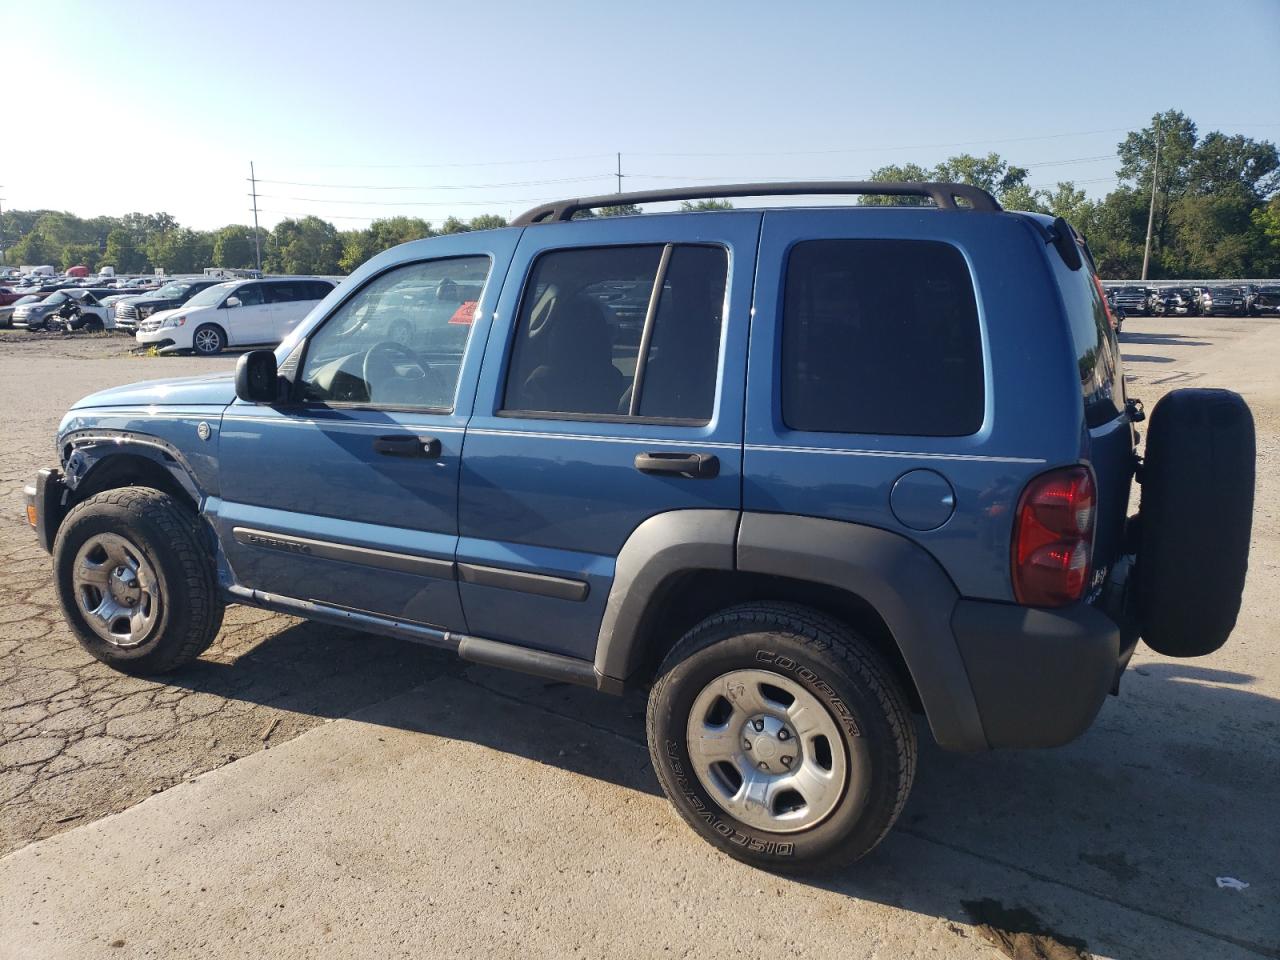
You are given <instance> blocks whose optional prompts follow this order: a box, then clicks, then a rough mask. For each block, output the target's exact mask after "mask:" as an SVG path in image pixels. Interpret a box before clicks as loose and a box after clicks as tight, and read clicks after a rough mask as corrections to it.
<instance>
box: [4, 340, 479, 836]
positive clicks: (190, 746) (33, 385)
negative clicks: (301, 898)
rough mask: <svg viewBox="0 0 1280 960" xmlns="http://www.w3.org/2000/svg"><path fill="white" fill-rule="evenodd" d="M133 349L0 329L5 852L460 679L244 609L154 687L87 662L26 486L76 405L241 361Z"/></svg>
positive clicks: (419, 654) (432, 658)
mask: <svg viewBox="0 0 1280 960" xmlns="http://www.w3.org/2000/svg"><path fill="white" fill-rule="evenodd" d="M130 345H131V344H130V342H129V341H128V340H127V339H126V338H123V337H118V336H88V335H84V336H77V337H64V336H61V335H57V334H53V335H48V334H46V335H40V334H26V333H25V332H21V331H0V385H2V386H0V409H3V410H4V411H5V412H4V415H3V433H2V435H0V440H3V443H2V444H0V856H2V855H3V854H5V853H8V852H9V851H11V850H14V849H17V848H18V847H21V846H23V845H24V844H27V843H30V842H31V841H32V840H37V839H40V838H42V837H48V836H51V835H53V834H56V833H59V832H61V831H63V830H67V829H69V828H71V827H74V826H77V825H80V824H84V823H89V822H92V821H93V820H96V819H98V818H100V817H103V816H107V815H109V814H112V813H116V812H117V811H120V810H124V809H125V808H127V807H129V806H131V805H133V804H135V803H137V802H138V801H140V800H143V799H145V798H146V797H149V796H151V795H152V794H153V793H158V792H160V791H162V790H164V789H166V788H168V787H171V786H173V785H174V784H176V783H181V782H182V781H183V780H186V779H190V778H191V777H194V776H196V775H198V774H200V773H203V772H205V771H207V770H211V769H213V768H215V767H218V766H221V765H222V764H225V763H228V762H231V761H233V760H236V759H239V758H240V757H245V756H248V755H250V754H252V753H255V752H256V751H259V750H264V749H267V748H269V747H272V746H277V745H279V744H281V743H283V742H286V741H288V740H290V739H292V738H293V737H296V736H298V735H299V734H300V733H302V732H304V731H306V730H309V729H310V728H312V727H314V726H316V725H317V724H320V723H323V722H325V720H326V719H330V718H333V717H339V716H345V715H346V714H348V713H350V712H351V711H352V710H356V709H359V708H360V707H363V706H366V705H368V704H370V703H374V702H376V701H378V700H382V699H385V698H387V697H389V696H394V695H395V694H397V693H400V692H403V691H405V690H408V689H411V688H412V687H414V686H415V685H417V684H420V683H422V682H424V681H425V680H426V679H428V678H430V677H431V676H434V675H435V674H437V673H439V672H440V671H441V670H445V669H453V670H457V669H460V667H459V665H457V664H454V663H451V662H450V659H449V658H445V657H444V656H443V655H441V654H439V653H436V652H434V651H431V650H428V649H426V648H421V647H415V646H412V645H410V644H405V643H401V642H399V641H394V640H387V639H384V638H381V637H374V636H370V635H367V634H359V633H354V632H352V631H349V630H341V629H336V628H329V627H323V626H319V625H315V624H308V625H306V626H305V627H304V628H301V629H300V622H299V621H297V620H295V619H292V618H290V617H285V616H281V615H278V614H272V613H268V612H266V611H263V610H256V609H253V608H250V607H240V606H233V607H228V609H227V614H226V618H225V621H224V624H223V627H222V631H221V633H220V634H219V635H218V638H217V640H216V641H215V642H214V645H213V646H212V647H211V648H210V649H209V650H208V651H207V652H206V653H205V655H204V656H203V657H202V658H201V660H200V662H199V663H197V664H195V665H194V666H192V667H190V668H187V669H185V670H182V671H179V672H178V673H175V674H173V675H171V676H168V677H165V678H163V679H161V680H147V679H138V678H134V677H128V676H124V675H122V674H119V673H116V672H114V671H112V670H110V669H108V668H107V667H106V666H104V665H103V664H101V663H99V662H98V661H96V660H94V659H93V658H92V657H90V656H89V655H88V654H86V653H84V652H83V651H82V650H81V649H80V647H79V646H78V645H77V644H76V642H75V640H74V638H73V637H72V635H71V633H70V631H69V630H68V629H67V628H66V626H65V625H64V624H63V621H62V614H61V611H60V610H59V608H58V601H57V597H56V596H55V594H54V590H53V585H52V582H51V577H50V561H49V557H48V555H47V554H45V553H44V551H42V550H41V549H40V548H39V546H38V545H37V544H36V542H35V539H34V538H33V536H32V533H31V529H30V528H29V527H28V526H27V525H26V523H25V522H23V519H22V487H23V485H24V484H26V483H28V482H29V481H30V479H31V477H32V476H33V475H34V473H35V471H36V470H37V469H38V468H39V467H42V466H50V465H53V464H54V463H55V457H54V451H53V435H54V431H55V430H56V429H57V426H58V421H59V420H60V419H61V417H62V414H63V412H64V411H65V410H66V408H67V407H68V406H70V404H71V403H73V402H74V401H75V400H76V399H77V398H79V397H81V396H84V395H85V394H87V393H90V392H92V391H94V390H99V389H103V388H105V387H108V386H114V385H117V384H121V383H128V382H130V381H133V380H143V379H154V378H157V377H176V376H184V375H187V374H190V373H195V372H198V371H201V370H209V369H219V368H224V369H231V368H232V367H234V364H235V358H234V357H227V358H219V359H216V360H204V359H196V358H186V357H183V358H154V357H134V356H130V355H129V353H128V350H129V347H130ZM268 639H270V640H271V641H272V642H271V643H270V644H267V645H265V646H264V645H263V641H265V640H268Z"/></svg>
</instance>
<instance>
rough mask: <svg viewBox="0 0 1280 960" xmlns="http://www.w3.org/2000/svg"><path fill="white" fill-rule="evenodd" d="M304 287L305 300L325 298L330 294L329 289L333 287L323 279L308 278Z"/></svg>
mask: <svg viewBox="0 0 1280 960" xmlns="http://www.w3.org/2000/svg"><path fill="white" fill-rule="evenodd" d="M303 287H304V290H303V299H304V300H323V299H324V298H325V297H327V296H328V295H329V291H330V290H332V289H333V287H332V286H330V285H329V284H327V283H325V282H324V281H323V280H308V281H307V282H306V283H304V284H303Z"/></svg>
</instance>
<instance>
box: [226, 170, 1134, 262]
mask: <svg viewBox="0 0 1280 960" xmlns="http://www.w3.org/2000/svg"><path fill="white" fill-rule="evenodd" d="M248 182H250V189H251V191H252V192H253V193H252V196H253V264H255V265H256V266H257V271H259V273H260V274H261V273H262V243H261V239H260V238H259V233H257V177H255V175H253V161H252V160H250V161H248ZM1143 275H1146V274H1143Z"/></svg>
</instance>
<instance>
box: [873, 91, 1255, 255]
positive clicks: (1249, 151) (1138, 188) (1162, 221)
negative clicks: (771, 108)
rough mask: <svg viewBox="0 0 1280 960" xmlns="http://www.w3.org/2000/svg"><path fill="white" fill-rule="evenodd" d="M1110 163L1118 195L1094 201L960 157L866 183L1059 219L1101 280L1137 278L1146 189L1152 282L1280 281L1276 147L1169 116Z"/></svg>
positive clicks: (997, 162) (1002, 166) (1008, 167)
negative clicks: (938, 192)
mask: <svg viewBox="0 0 1280 960" xmlns="http://www.w3.org/2000/svg"><path fill="white" fill-rule="evenodd" d="M1157 144H1158V146H1159V160H1158V163H1157V159H1156V147H1157ZM1116 156H1117V158H1118V160H1119V166H1118V168H1117V170H1116V177H1117V181H1118V183H1117V186H1116V188H1115V189H1114V190H1112V191H1111V192H1110V193H1108V194H1107V195H1106V196H1105V197H1102V198H1101V199H1098V200H1090V199H1089V198H1088V197H1087V196H1086V195H1085V191H1084V190H1082V189H1080V188H1079V187H1077V186H1076V184H1075V183H1073V182H1071V181H1061V182H1059V183H1057V184H1056V185H1055V186H1054V187H1053V188H1052V189H1047V188H1043V187H1041V188H1034V187H1032V186H1031V185H1029V183H1028V179H1029V171H1028V170H1027V169H1026V168H1025V167H1019V166H1016V165H1014V164H1010V163H1008V162H1006V161H1005V160H1004V159H1003V158H1002V157H1000V156H999V155H998V154H995V153H989V154H987V155H986V156H984V157H976V156H972V155H970V154H961V155H959V156H956V157H951V158H949V159H947V160H944V161H943V162H942V163H940V164H938V165H937V166H936V167H932V168H926V167H922V166H920V165H918V164H913V163H908V164H903V165H901V166H887V167H881V168H880V169H878V170H875V171H873V172H872V174H871V179H873V180H947V181H953V182H959V183H968V184H972V185H974V186H978V187H982V188H983V189H984V190H987V191H988V192H989V193H991V194H993V195H994V196H995V197H996V199H998V200H999V201H1000V204H1001V206H1003V207H1004V208H1005V209H1007V210H1028V211H1032V212H1037V213H1048V214H1052V215H1053V216H1060V217H1064V218H1065V219H1066V220H1067V221H1068V222H1070V223H1071V224H1072V225H1073V226H1074V227H1075V228H1076V229H1077V230H1078V231H1079V232H1080V233H1082V234H1083V235H1084V237H1085V239H1086V240H1087V241H1088V243H1089V247H1090V249H1091V250H1092V251H1093V255H1094V258H1095V260H1097V262H1098V270H1099V273H1101V274H1102V276H1103V277H1104V278H1105V279H1122V278H1134V277H1138V276H1139V275H1140V274H1141V272H1142V257H1143V247H1144V244H1145V242H1146V233H1147V219H1148V214H1149V212H1150V211H1151V210H1152V192H1153V191H1152V186H1153V181H1154V187H1155V189H1154V194H1155V201H1154V216H1153V218H1152V235H1151V263H1150V267H1149V270H1148V276H1149V277H1150V278H1152V279H1161V278H1166V279H1174V278H1180V277H1187V278H1190V277H1197V278H1206V279H1207V278H1214V277H1223V278H1225V277H1276V276H1280V193H1278V192H1277V191H1280V156H1277V152H1276V145H1275V144H1274V143H1272V142H1271V141H1269V140H1253V139H1250V138H1248V137H1243V136H1238V135H1234V136H1233V135H1228V134H1225V133H1220V132H1217V131H1213V132H1211V133H1207V134H1205V135H1203V136H1201V135H1200V133H1199V131H1198V130H1197V128H1196V125H1195V123H1194V122H1193V121H1192V120H1191V118H1189V117H1187V116H1186V115H1185V114H1183V113H1180V112H1179V111H1177V110H1169V111H1166V112H1164V113H1159V114H1156V115H1155V116H1153V117H1152V118H1151V123H1150V125H1148V126H1147V127H1144V128H1143V129H1141V130H1136V131H1133V132H1130V133H1129V134H1127V135H1126V136H1125V138H1124V139H1123V140H1121V141H1120V143H1118V144H1117V145H1116ZM863 202H864V203H868V204H880V203H886V202H888V203H893V202H895V200H894V198H885V197H866V198H864V199H863ZM896 202H902V203H914V204H920V203H925V202H928V201H924V200H921V199H915V198H907V199H904V200H900V201H896Z"/></svg>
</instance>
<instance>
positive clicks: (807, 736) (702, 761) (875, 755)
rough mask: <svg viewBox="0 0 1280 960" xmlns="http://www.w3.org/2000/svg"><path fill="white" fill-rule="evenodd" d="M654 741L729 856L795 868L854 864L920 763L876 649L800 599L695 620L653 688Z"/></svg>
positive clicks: (693, 821)
mask: <svg viewBox="0 0 1280 960" xmlns="http://www.w3.org/2000/svg"><path fill="white" fill-rule="evenodd" d="M647 727H648V737H649V751H650V756H651V758H652V760H653V766H654V769H655V770H656V771H657V774H658V779H659V781H660V782H661V784H662V788H663V790H664V791H665V792H666V794H667V797H668V798H669V799H670V800H671V802H672V803H673V804H674V805H675V807H676V809H677V810H678V811H679V812H680V815H681V816H682V817H684V819H685V821H686V822H688V824H689V825H690V826H691V827H692V828H693V829H694V830H695V831H696V832H697V833H699V834H701V835H702V836H703V837H704V838H705V839H706V840H708V841H710V842H711V843H712V844H713V845H715V846H716V847H718V848H720V849H721V850H722V851H724V852H725V853H728V854H729V855H730V856H732V857H735V858H737V859H739V860H743V861H745V862H747V863H751V864H754V865H756V866H759V867H763V868H766V869H770V870H777V871H781V872H794V871H802V870H815V869H827V868H832V867H837V866H841V865H843V864H847V863H851V862H852V861H854V860H857V859H858V858H860V857H862V856H863V855H865V854H866V853H867V852H869V851H870V850H871V849H872V848H873V847H874V846H875V845H876V844H877V843H879V842H880V840H881V838H882V837H883V836H884V835H885V833H887V832H888V830H889V828H890V827H891V826H892V825H893V822H894V820H895V819H897V816H898V814H899V812H900V811H901V809H902V805H903V804H904V803H905V801H906V797H907V793H908V792H909V791H910V789H911V781H912V778H913V776H914V772H915V757H916V741H915V729H914V727H913V726H912V724H911V719H910V714H909V712H908V709H907V705H906V699H905V697H904V696H903V693H902V691H901V689H900V687H899V686H898V684H897V683H896V681H895V680H894V679H893V676H892V673H891V671H890V670H889V668H888V666H887V665H886V664H885V663H884V662H883V660H882V659H881V658H880V657H879V655H878V654H877V653H876V652H875V651H874V650H873V649H872V648H871V647H870V646H868V645H867V644H865V643H864V642H862V641H861V640H860V639H859V638H858V637H857V636H856V635H855V634H853V633H852V632H851V631H850V630H849V629H848V628H847V627H846V626H844V625H843V624H841V623H839V622H838V621H836V620H833V619H831V618H829V617H826V616H824V615H822V614H819V613H817V612H815V611H813V610H811V609H808V608H806V607H802V606H798V605H795V604H785V603H757V604H748V605H743V606H739V607H733V608H731V609H729V610H726V611H724V612H722V613H720V614H717V615H715V616H713V617H710V618H708V619H707V620H704V621H703V622H702V623H700V624H699V625H698V626H696V627H695V628H694V629H693V630H691V631H690V632H689V633H688V634H686V635H685V636H684V638H683V639H681V641H680V642H679V643H678V644H677V645H676V647H675V648H674V649H673V650H672V651H671V653H670V654H669V655H668V657H667V659H666V661H665V662H664V664H663V666H662V668H661V676H660V678H659V680H658V682H657V684H656V685H655V686H654V688H653V691H652V692H651V694H650V697H649V709H648V725H647Z"/></svg>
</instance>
